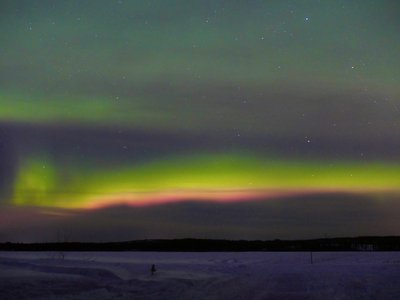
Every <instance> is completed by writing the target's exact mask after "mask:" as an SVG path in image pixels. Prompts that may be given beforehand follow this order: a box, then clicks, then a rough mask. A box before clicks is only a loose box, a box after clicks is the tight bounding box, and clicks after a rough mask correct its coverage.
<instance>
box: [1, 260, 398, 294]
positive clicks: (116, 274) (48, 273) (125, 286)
mask: <svg viewBox="0 0 400 300" xmlns="http://www.w3.org/2000/svg"><path fill="white" fill-rule="evenodd" d="M152 264H155V266H156V268H157V271H156V273H155V274H154V275H153V276H151V274H150V267H151V265H152ZM0 299H1V300H7V299H18V300H23V299H82V300H83V299H85V300H86V299H190V300H194V299H245V300H247V299H285V300H291V299H324V300H328V299H349V300H356V299H379V300H384V299H393V300H398V299H400V252H317V253H313V263H312V264H311V259H310V253H308V252H239V253H231V252H229V253H227V252H207V253H177V252H173V253H165V252H64V253H59V252H0Z"/></svg>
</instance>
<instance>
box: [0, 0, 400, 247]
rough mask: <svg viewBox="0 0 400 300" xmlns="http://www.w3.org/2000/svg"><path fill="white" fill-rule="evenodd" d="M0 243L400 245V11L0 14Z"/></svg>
mask: <svg viewBox="0 0 400 300" xmlns="http://www.w3.org/2000/svg"><path fill="white" fill-rule="evenodd" d="M0 24H1V26H0V41H1V42H0V45H1V48H0V241H7V240H11V241H41V240H51V239H52V238H53V239H54V237H55V233H56V232H57V230H63V231H65V232H68V234H69V235H70V237H71V239H75V240H90V241H93V240H95V241H97V240H100V239H101V240H119V239H133V238H163V237H168V238H175V237H206V238H243V239H246V238H257V239H270V238H303V237H320V236H323V235H325V234H328V235H330V236H336V235H349V234H350V235H361V234H381V235H389V234H398V231H397V229H398V228H399V226H400V221H398V220H397V219H398V218H397V217H396V216H395V214H394V212H396V210H397V211H398V209H399V208H400V205H399V203H398V202H399V201H400V156H399V153H400V152H399V149H400V126H399V125H400V85H399V80H400V68H399V62H400V39H399V38H398V32H399V29H400V5H399V4H398V3H397V2H396V1H389V0H387V1H378V0H375V1H373V0H365V1H361V0H359V1H357V0H354V1H333V0H332V1H329V0H325V1H316V0H315V1H312V0H309V1H306V0H304V1H303V0H301V1H288V0H282V1H247V2H243V1H122V0H119V1H117V0H116V1H105V0H104V1H103V0H101V1H22V0H19V1H11V0H10V1H7V0H6V1H1V3H0Z"/></svg>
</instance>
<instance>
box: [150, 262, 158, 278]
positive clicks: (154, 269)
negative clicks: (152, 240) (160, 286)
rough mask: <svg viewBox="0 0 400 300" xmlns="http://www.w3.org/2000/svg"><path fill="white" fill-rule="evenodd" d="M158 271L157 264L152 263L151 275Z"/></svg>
mask: <svg viewBox="0 0 400 300" xmlns="http://www.w3.org/2000/svg"><path fill="white" fill-rule="evenodd" d="M156 271H157V270H156V265H154V264H152V265H151V269H150V272H151V276H153V275H154V273H155V272H156Z"/></svg>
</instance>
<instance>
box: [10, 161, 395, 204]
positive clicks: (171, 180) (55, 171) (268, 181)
mask: <svg viewBox="0 0 400 300" xmlns="http://www.w3.org/2000/svg"><path fill="white" fill-rule="evenodd" d="M46 161H47V163H46V165H43V159H42V157H38V156H32V157H30V158H26V159H24V160H23V161H22V163H21V164H20V166H19V170H18V172H17V176H16V179H15V184H14V191H13V194H14V195H13V199H12V202H13V203H14V204H15V205H18V206H41V207H55V208H92V207H97V206H109V205H118V204H123V203H124V204H130V205H135V204H152V203H157V201H156V200H155V199H153V200H154V201H152V198H157V197H159V198H163V197H165V198H168V197H169V196H170V195H171V193H172V194H173V195H174V196H173V197H172V199H169V200H171V201H172V200H176V199H182V200H188V199H184V198H185V197H187V195H190V196H191V197H195V198H194V199H193V200H204V199H202V195H204V192H206V193H208V196H207V198H210V199H211V200H219V193H221V192H228V193H229V195H228V196H227V198H226V199H225V200H227V201H229V200H232V199H234V198H235V194H239V195H240V194H241V193H243V196H241V197H239V198H240V199H241V200H249V198H252V196H251V195H252V193H253V192H260V193H261V197H263V196H265V197H267V196H268V193H269V192H275V191H280V192H283V193H284V192H290V191H294V192H296V193H299V192H356V193H373V192H396V193H397V192H400V188H399V182H400V164H393V163H384V162H368V163H362V162H351V161H349V162H346V161H318V160H313V161H307V160H287V159H285V160H282V159H273V158H264V157H260V156H255V155H250V154H247V153H233V154H199V155H191V156H186V157H170V158H168V159H163V160H158V161H153V162H149V163H143V164H140V165H136V166H131V167H130V166H119V167H115V166H114V167H112V168H109V169H107V168H103V169H101V171H100V169H99V168H98V167H97V168H96V167H93V166H92V167H90V166H85V165H84V164H75V165H70V166H66V165H57V164H56V163H51V160H49V158H46ZM146 195H147V196H146ZM246 195H247V196H246ZM143 196H146V197H144V198H143ZM122 199H123V200H122ZM167 200H168V199H167ZM189 200H191V199H189Z"/></svg>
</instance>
